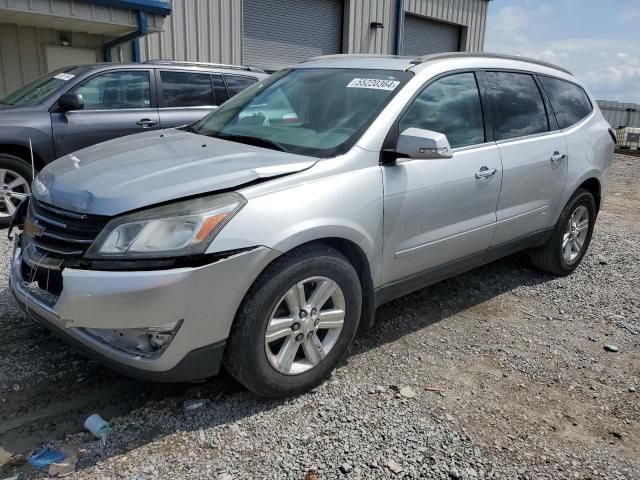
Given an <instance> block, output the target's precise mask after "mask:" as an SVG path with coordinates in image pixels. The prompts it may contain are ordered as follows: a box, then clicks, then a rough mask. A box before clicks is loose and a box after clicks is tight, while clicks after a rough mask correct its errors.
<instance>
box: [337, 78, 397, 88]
mask: <svg viewBox="0 0 640 480" xmlns="http://www.w3.org/2000/svg"><path fill="white" fill-rule="evenodd" d="M398 85H400V82H399V81H398V80H380V79H378V78H354V79H353V80H351V81H350V82H349V85H347V88H373V89H374V90H395V89H396V87H397V86H398Z"/></svg>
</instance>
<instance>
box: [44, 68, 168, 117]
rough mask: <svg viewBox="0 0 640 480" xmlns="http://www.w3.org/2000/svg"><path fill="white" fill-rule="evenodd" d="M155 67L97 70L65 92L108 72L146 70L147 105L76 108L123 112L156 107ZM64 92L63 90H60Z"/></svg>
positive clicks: (85, 110) (90, 110)
mask: <svg viewBox="0 0 640 480" xmlns="http://www.w3.org/2000/svg"><path fill="white" fill-rule="evenodd" d="M154 70H155V69H149V68H114V69H110V70H103V71H101V72H97V73H95V74H93V75H91V76H90V77H87V78H85V79H83V80H82V81H80V82H78V83H76V84H75V85H73V86H72V87H70V88H69V89H68V90H66V92H75V91H76V90H77V89H78V88H80V87H82V86H84V85H86V84H87V83H88V82H90V81H91V80H93V79H94V78H97V77H99V76H101V75H107V74H109V73H121V72H147V73H148V74H149V106H148V107H142V108H115V109H111V108H95V109H84V108H83V109H82V110H77V112H116V111H117V112H123V111H130V110H152V109H155V108H156V105H157V103H156V101H155V100H156V98H155V97H156V95H155V90H156V82H155V72H154ZM61 93H64V92H61ZM54 105H55V106H56V109H57V106H58V101H57V100H56V103H55V104H54Z"/></svg>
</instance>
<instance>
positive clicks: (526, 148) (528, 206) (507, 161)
mask: <svg viewBox="0 0 640 480" xmlns="http://www.w3.org/2000/svg"><path fill="white" fill-rule="evenodd" d="M484 75H485V78H486V81H487V86H488V89H489V91H490V97H491V99H492V104H493V112H494V123H495V124H494V135H495V138H496V140H497V144H498V148H499V149H500V155H501V157H502V166H503V177H502V189H501V191H500V200H499V202H498V209H497V225H496V233H495V237H494V239H493V242H492V246H496V245H500V244H503V243H506V242H508V241H511V240H515V239H518V238H520V237H524V236H527V235H530V234H533V233H538V232H541V231H543V230H545V229H547V228H549V227H551V226H552V225H553V223H554V218H553V211H554V209H555V206H556V204H557V203H558V201H559V199H560V196H561V194H562V191H563V189H564V184H565V181H566V176H567V141H566V138H565V135H564V133H563V132H561V131H560V130H559V129H558V127H557V125H556V121H555V118H554V117H553V115H552V114H551V112H550V107H549V105H548V101H547V100H546V97H545V96H544V93H543V92H542V90H541V88H540V86H539V84H538V82H537V81H536V79H535V78H534V76H533V75H531V74H528V73H525V72H499V71H487V72H485V73H484Z"/></svg>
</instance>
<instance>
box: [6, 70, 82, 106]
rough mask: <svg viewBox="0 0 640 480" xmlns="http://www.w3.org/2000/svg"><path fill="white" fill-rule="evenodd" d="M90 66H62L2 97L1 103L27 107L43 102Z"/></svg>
mask: <svg viewBox="0 0 640 480" xmlns="http://www.w3.org/2000/svg"><path fill="white" fill-rule="evenodd" d="M90 68H91V66H89V65H86V66H82V67H66V68H61V69H60V70H56V71H55V72H51V73H49V74H47V75H45V76H43V77H40V78H38V79H36V80H34V81H33V82H31V83H27V84H26V85H24V86H23V87H20V88H19V89H17V90H15V91H14V92H12V93H10V94H9V95H7V96H6V97H4V98H0V103H1V104H4V105H9V106H14V107H26V106H31V105H36V104H38V103H42V102H43V101H44V100H46V99H47V98H48V97H49V95H51V94H52V93H53V92H55V91H56V90H57V89H58V88H59V87H60V86H62V85H63V84H64V83H65V82H68V81H69V80H71V79H72V78H73V77H75V76H76V75H79V74H80V73H83V72H85V71H86V70H88V69H90Z"/></svg>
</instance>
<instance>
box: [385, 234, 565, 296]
mask: <svg viewBox="0 0 640 480" xmlns="http://www.w3.org/2000/svg"><path fill="white" fill-rule="evenodd" d="M552 231H553V229H552V228H548V229H544V230H539V231H537V232H535V233H533V234H529V235H526V236H523V237H520V238H516V239H514V240H510V241H508V242H505V243H502V244H500V245H495V246H492V247H490V248H489V249H487V250H483V251H481V252H478V253H474V254H472V255H468V256H466V257H463V258H460V259H457V260H454V261H452V262H449V263H445V264H444V265H439V266H437V267H435V268H431V269H429V270H425V271H424V272H420V273H417V274H415V275H411V276H409V277H406V278H401V279H400V280H396V281H394V282H391V283H388V284H386V285H382V286H380V287H378V288H376V289H375V292H374V294H375V305H376V308H377V307H379V306H380V305H382V304H384V303H387V302H389V301H391V300H394V299H396V298H399V297H402V296H404V295H407V294H409V293H411V292H415V291H416V290H420V289H422V288H425V287H428V286H429V285H433V284H434V283H438V282H441V281H442V280H446V279H447V278H450V277H454V276H456V275H458V274H460V273H463V272H466V271H468V270H471V269H473V268H476V267H479V266H481V265H485V264H487V263H490V262H493V261H494V260H498V259H499V258H502V257H506V256H507V255H511V254H513V253H516V252H519V251H520V250H524V249H527V248H533V247H539V246H541V245H543V244H544V243H546V241H547V240H548V239H549V236H550V235H551V232H552Z"/></svg>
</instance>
